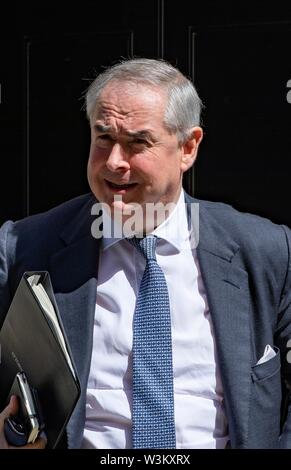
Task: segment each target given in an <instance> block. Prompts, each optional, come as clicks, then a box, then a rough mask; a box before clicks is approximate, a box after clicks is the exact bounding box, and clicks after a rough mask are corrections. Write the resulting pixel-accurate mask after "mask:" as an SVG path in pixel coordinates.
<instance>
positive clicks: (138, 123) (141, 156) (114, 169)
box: [88, 81, 202, 229]
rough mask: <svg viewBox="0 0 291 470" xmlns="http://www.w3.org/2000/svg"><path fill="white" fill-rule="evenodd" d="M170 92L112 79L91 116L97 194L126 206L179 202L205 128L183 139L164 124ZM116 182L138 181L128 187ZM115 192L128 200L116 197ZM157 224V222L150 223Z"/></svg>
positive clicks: (91, 166)
mask: <svg viewBox="0 0 291 470" xmlns="http://www.w3.org/2000/svg"><path fill="white" fill-rule="evenodd" d="M166 99H167V96H166V92H165V91H164V90H162V89H159V88H157V87H149V86H145V85H140V84H139V85H137V84H133V83H129V82H124V83H120V82H119V83H118V82H115V81H111V82H110V83H109V84H108V85H107V86H106V87H105V88H104V89H103V91H102V93H101V95H100V98H99V101H98V103H97V105H96V108H95V112H94V115H93V116H92V118H91V121H90V125H91V146H90V155H89V161H88V181H89V185H90V187H91V190H92V192H93V193H94V195H95V196H96V198H97V199H98V200H99V201H100V202H102V203H106V204H108V206H109V207H110V209H111V215H112V216H113V211H114V208H115V209H116V210H119V211H121V212H122V218H123V221H125V220H126V218H127V217H128V215H126V214H125V212H126V210H130V208H131V207H133V206H134V204H140V205H142V207H143V213H144V214H145V205H146V203H149V202H151V203H158V202H161V203H163V204H167V203H169V202H174V203H175V202H177V200H178V198H179V194H180V191H181V186H182V176H183V173H184V172H185V171H187V170H188V169H189V168H190V167H191V166H192V165H193V163H194V161H195V159H196V157H197V151H198V147H199V143H200V142H201V139H202V129H201V128H200V127H193V128H192V130H191V138H190V139H189V140H188V141H187V142H185V143H184V144H183V145H179V143H178V139H177V135H176V134H173V133H170V132H169V131H168V130H167V128H166V127H165V125H164V122H163V120H164V114H165V105H166ZM111 183H115V184H119V185H122V184H130V183H134V185H132V186H130V187H128V188H126V187H124V188H119V189H118V188H115V187H112V185H111ZM114 195H118V196H119V198H120V199H121V198H122V201H117V202H114ZM148 228H149V229H152V228H153V227H148Z"/></svg>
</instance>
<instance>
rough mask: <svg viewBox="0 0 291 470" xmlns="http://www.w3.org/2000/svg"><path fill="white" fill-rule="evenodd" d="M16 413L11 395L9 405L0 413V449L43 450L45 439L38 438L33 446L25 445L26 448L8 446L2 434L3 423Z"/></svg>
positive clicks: (14, 400)
mask: <svg viewBox="0 0 291 470" xmlns="http://www.w3.org/2000/svg"><path fill="white" fill-rule="evenodd" d="M17 411H18V403H17V398H16V396H15V395H13V396H12V397H11V399H10V402H9V404H8V405H7V406H6V408H4V410H3V411H2V413H0V449H44V448H45V446H46V439H45V437H40V438H38V439H37V440H36V441H35V442H34V443H33V444H27V445H26V446H19V447H14V446H11V445H9V444H8V442H7V440H6V438H5V434H4V421H5V419H6V418H9V417H10V416H13V415H15V414H16V413H17Z"/></svg>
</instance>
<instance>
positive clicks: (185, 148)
mask: <svg viewBox="0 0 291 470" xmlns="http://www.w3.org/2000/svg"><path fill="white" fill-rule="evenodd" d="M202 138H203V130H202V129H201V127H198V126H196V127H193V129H191V135H190V137H189V139H188V140H187V141H186V142H185V143H184V144H183V145H182V148H181V149H182V156H181V170H182V172H183V173H184V172H185V171H187V170H189V168H191V166H192V165H193V163H194V162H195V160H196V157H197V153H198V147H199V144H200V142H201V140H202Z"/></svg>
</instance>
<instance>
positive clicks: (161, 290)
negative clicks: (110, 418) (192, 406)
mask: <svg viewBox="0 0 291 470" xmlns="http://www.w3.org/2000/svg"><path fill="white" fill-rule="evenodd" d="M127 240H128V241H129V242H130V243H131V244H132V245H134V246H135V248H137V249H138V251H139V252H140V253H141V254H142V255H143V256H144V258H145V259H146V267H145V271H144V274H143V277H142V281H141V284H140V289H139V293H138V297H137V301H136V308H135V313H134V322H133V407H132V424H133V448H135V449H138V448H139V449H175V448H176V436H175V419H174V391H173V365H172V338H171V315H170V303H169V295H168V288H167V284H166V279H165V276H164V273H163V271H162V270H161V268H160V267H159V265H158V263H157V261H156V253H155V251H156V243H157V237H153V236H149V237H146V238H143V239H141V238H136V237H133V238H129V239H127Z"/></svg>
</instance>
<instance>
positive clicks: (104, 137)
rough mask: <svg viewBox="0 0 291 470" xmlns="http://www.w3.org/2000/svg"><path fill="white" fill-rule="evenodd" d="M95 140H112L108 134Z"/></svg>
mask: <svg viewBox="0 0 291 470" xmlns="http://www.w3.org/2000/svg"><path fill="white" fill-rule="evenodd" d="M97 138H98V139H101V140H112V139H111V137H110V135H108V134H103V135H98V136H97Z"/></svg>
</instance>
